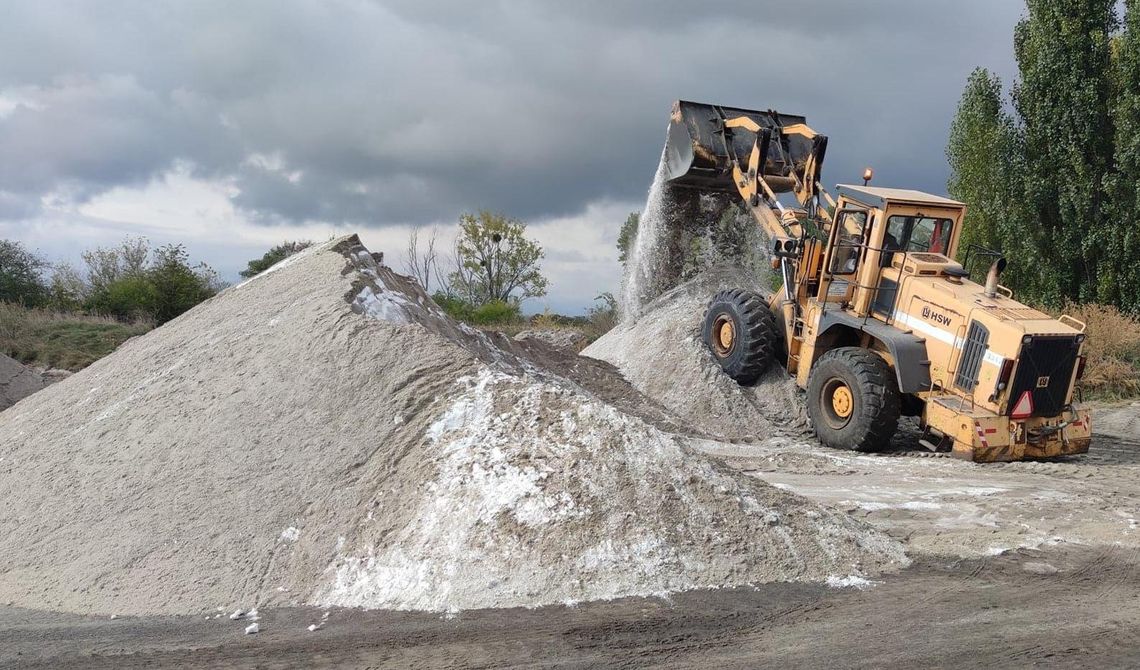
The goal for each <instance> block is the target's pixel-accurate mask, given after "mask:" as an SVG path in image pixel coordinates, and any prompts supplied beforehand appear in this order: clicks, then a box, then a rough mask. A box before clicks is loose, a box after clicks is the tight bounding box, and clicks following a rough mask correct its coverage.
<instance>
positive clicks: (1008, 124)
mask: <svg viewBox="0 0 1140 670" xmlns="http://www.w3.org/2000/svg"><path fill="white" fill-rule="evenodd" d="M1022 152H1023V148H1022V145H1021V137H1020V134H1019V131H1018V128H1017V125H1016V123H1015V121H1014V119H1013V117H1012V116H1010V115H1009V114H1008V113H1007V112H1005V111H1004V109H1003V106H1002V83H1001V79H999V78H998V77H997V76H996V75H993V74H991V73H990V72H989V71H988V70H986V69H985V68H977V69H976V70H974V71H973V72H972V73H971V74H970V77H969V79H968V80H967V82H966V90H965V91H964V92H963V93H962V99H961V101H960V102H959V103H958V111H957V114H956V115H955V116H954V121H953V122H952V123H951V125H950V138H949V141H948V143H947V147H946V158H947V159H948V161H949V163H950V179H949V181H948V183H947V190H948V192H949V193H950V195H951V197H954V198H957V199H958V200H961V201H963V202H965V203H967V205H969V207H968V209H967V212H966V220H965V224H964V228H963V231H962V237H961V241H960V244H959V249H958V257H959V259H960V260H962V261H963V262H965V261H966V256H967V254H969V255H970V265H971V267H970V268H969V269H970V270H972V271H975V272H984V271H985V269H986V268H985V267H984V264H983V265H979V264H976V263H975V259H977V260H978V261H984V260H986V257H984V256H981V255H979V254H978V253H977V252H976V251H975V252H970V250H969V247H970V245H972V244H973V245H978V246H981V247H984V248H986V249H991V250H996V251H1002V252H1004V253H1005V255H1006V257H1007V259H1008V261H1009V267H1008V268H1007V270H1006V274H1005V278H1004V281H1005V282H1006V283H1007V284H1010V285H1011V286H1013V287H1014V288H1016V289H1017V290H1018V291H1019V292H1025V293H1031V294H1036V293H1038V292H1039V284H1040V275H1041V273H1042V268H1041V264H1040V262H1039V260H1038V259H1039V256H1040V254H1041V253H1042V252H1043V251H1044V249H1043V242H1042V239H1041V236H1040V234H1039V230H1038V227H1037V226H1035V225H1031V223H1030V220H1029V217H1028V215H1027V212H1026V208H1025V206H1024V196H1023V193H1024V190H1025V183H1024V181H1023V175H1024V173H1025V169H1024V161H1023V160H1022V158H1021V156H1022Z"/></svg>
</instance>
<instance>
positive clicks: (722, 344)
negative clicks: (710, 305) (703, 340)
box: [712, 314, 736, 358]
mask: <svg viewBox="0 0 1140 670" xmlns="http://www.w3.org/2000/svg"><path fill="white" fill-rule="evenodd" d="M735 342H736V327H735V326H733V325H732V318H731V317H729V316H728V315H727V314H721V315H720V316H718V317H717V319H716V321H715V322H714V323H713V330H712V345H713V349H714V350H715V351H716V355H717V356H719V357H720V358H724V357H726V356H728V355H729V354H730V353H732V345H733V343H735Z"/></svg>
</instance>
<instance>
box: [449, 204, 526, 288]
mask: <svg viewBox="0 0 1140 670" xmlns="http://www.w3.org/2000/svg"><path fill="white" fill-rule="evenodd" d="M525 233H526V224H525V223H523V222H521V221H519V220H517V219H510V218H507V217H506V216H503V215H502V214H494V213H492V212H488V211H480V212H479V213H478V214H475V215H473V214H464V215H462V216H460V217H459V237H458V239H457V240H456V244H455V261H456V269H455V271H454V272H453V273H452V274H451V277H450V282H449V284H450V286H451V288H452V290H453V291H454V292H455V293H456V294H457V295H458V296H459V297H460V298H461V299H463V300H465V301H466V302H467V303H469V304H471V305H484V304H487V303H490V302H494V301H500V302H504V303H520V302H522V301H523V300H525V299H527V298H537V297H540V296H544V295H546V285H547V281H546V277H543V276H542V268H541V267H540V266H539V261H540V260H541V259H542V258H543V256H544V254H543V251H542V247H541V246H539V245H538V243H537V242H535V241H533V240H529V239H527V238H526V237H525V236H524V234H525Z"/></svg>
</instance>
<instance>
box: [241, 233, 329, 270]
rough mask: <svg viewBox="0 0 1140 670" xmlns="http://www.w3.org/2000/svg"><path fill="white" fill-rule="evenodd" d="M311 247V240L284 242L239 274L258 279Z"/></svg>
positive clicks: (256, 259) (252, 261) (254, 260)
mask: <svg viewBox="0 0 1140 670" xmlns="http://www.w3.org/2000/svg"><path fill="white" fill-rule="evenodd" d="M311 246H313V243H312V242H311V241H310V240H298V241H296V242H283V243H281V244H278V245H277V246H275V247H273V248H272V249H270V250H269V251H267V252H265V254H264V255H262V257H261V258H255V259H253V260H251V261H249V263H247V264H246V268H245V269H244V270H242V271H241V272H240V273H238V274H240V275H241V276H242V277H245V278H246V279H249V278H250V277H256V276H257V275H259V274H261V273H262V272H265V271H266V270H268V269H269V268H271V267H273V266H274V265H276V264H277V263H279V262H281V261H283V260H285V259H286V258H288V257H289V256H292V255H293V254H296V253H299V252H301V251H304V250H305V249H308V248H309V247H311Z"/></svg>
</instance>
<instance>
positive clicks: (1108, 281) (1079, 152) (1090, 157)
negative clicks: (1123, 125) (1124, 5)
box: [1013, 0, 1117, 304]
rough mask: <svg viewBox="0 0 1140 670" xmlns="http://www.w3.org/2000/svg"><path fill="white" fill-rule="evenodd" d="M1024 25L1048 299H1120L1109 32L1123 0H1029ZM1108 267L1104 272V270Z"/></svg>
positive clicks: (1020, 51)
mask: <svg viewBox="0 0 1140 670" xmlns="http://www.w3.org/2000/svg"><path fill="white" fill-rule="evenodd" d="M1026 5H1027V7H1028V10H1029V12H1028V15H1027V16H1026V17H1025V18H1024V19H1022V21H1021V22H1020V23H1018V25H1017V27H1016V29H1015V31H1014V53H1015V55H1016V58H1017V64H1018V69H1019V71H1020V74H1021V80H1020V82H1019V83H1018V84H1017V85H1016V86H1015V87H1014V90H1013V100H1014V106H1015V107H1016V109H1017V112H1018V114H1019V115H1020V118H1021V121H1022V128H1023V137H1024V160H1025V165H1024V167H1025V200H1026V204H1027V206H1028V207H1029V213H1030V214H1031V215H1032V216H1033V218H1034V219H1036V225H1038V226H1040V233H1041V245H1040V250H1041V252H1042V256H1041V257H1040V258H1039V259H1038V261H1039V262H1040V264H1041V267H1042V268H1043V272H1042V274H1041V276H1040V282H1039V285H1038V291H1039V293H1040V295H1039V296H1037V297H1039V298H1041V299H1043V300H1045V301H1046V302H1050V303H1054V304H1057V303H1060V302H1061V301H1062V300H1063V299H1065V298H1066V297H1072V298H1076V299H1079V300H1095V299H1100V300H1112V299H1113V298H1115V295H1114V293H1115V284H1116V279H1115V278H1114V277H1113V274H1114V273H1113V272H1112V271H1111V265H1110V264H1105V266H1104V267H1103V268H1102V267H1101V265H1102V263H1101V261H1102V260H1103V249H1104V248H1105V246H1106V243H1107V242H1109V238H1110V237H1111V235H1112V231H1111V229H1110V227H1109V226H1105V225H1104V223H1105V220H1106V218H1107V213H1108V208H1107V207H1106V199H1105V183H1106V181H1107V177H1108V176H1109V171H1110V169H1111V167H1112V163H1113V138H1114V133H1113V128H1112V119H1111V116H1110V102H1111V93H1112V85H1111V84H1112V76H1111V68H1110V65H1111V61H1110V55H1109V54H1110V49H1109V39H1110V34H1111V33H1112V31H1113V30H1114V29H1115V27H1116V23H1117V19H1116V13H1115V7H1114V6H1115V2H1114V0H1027V2H1026ZM1102 270H1104V271H1102Z"/></svg>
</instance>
